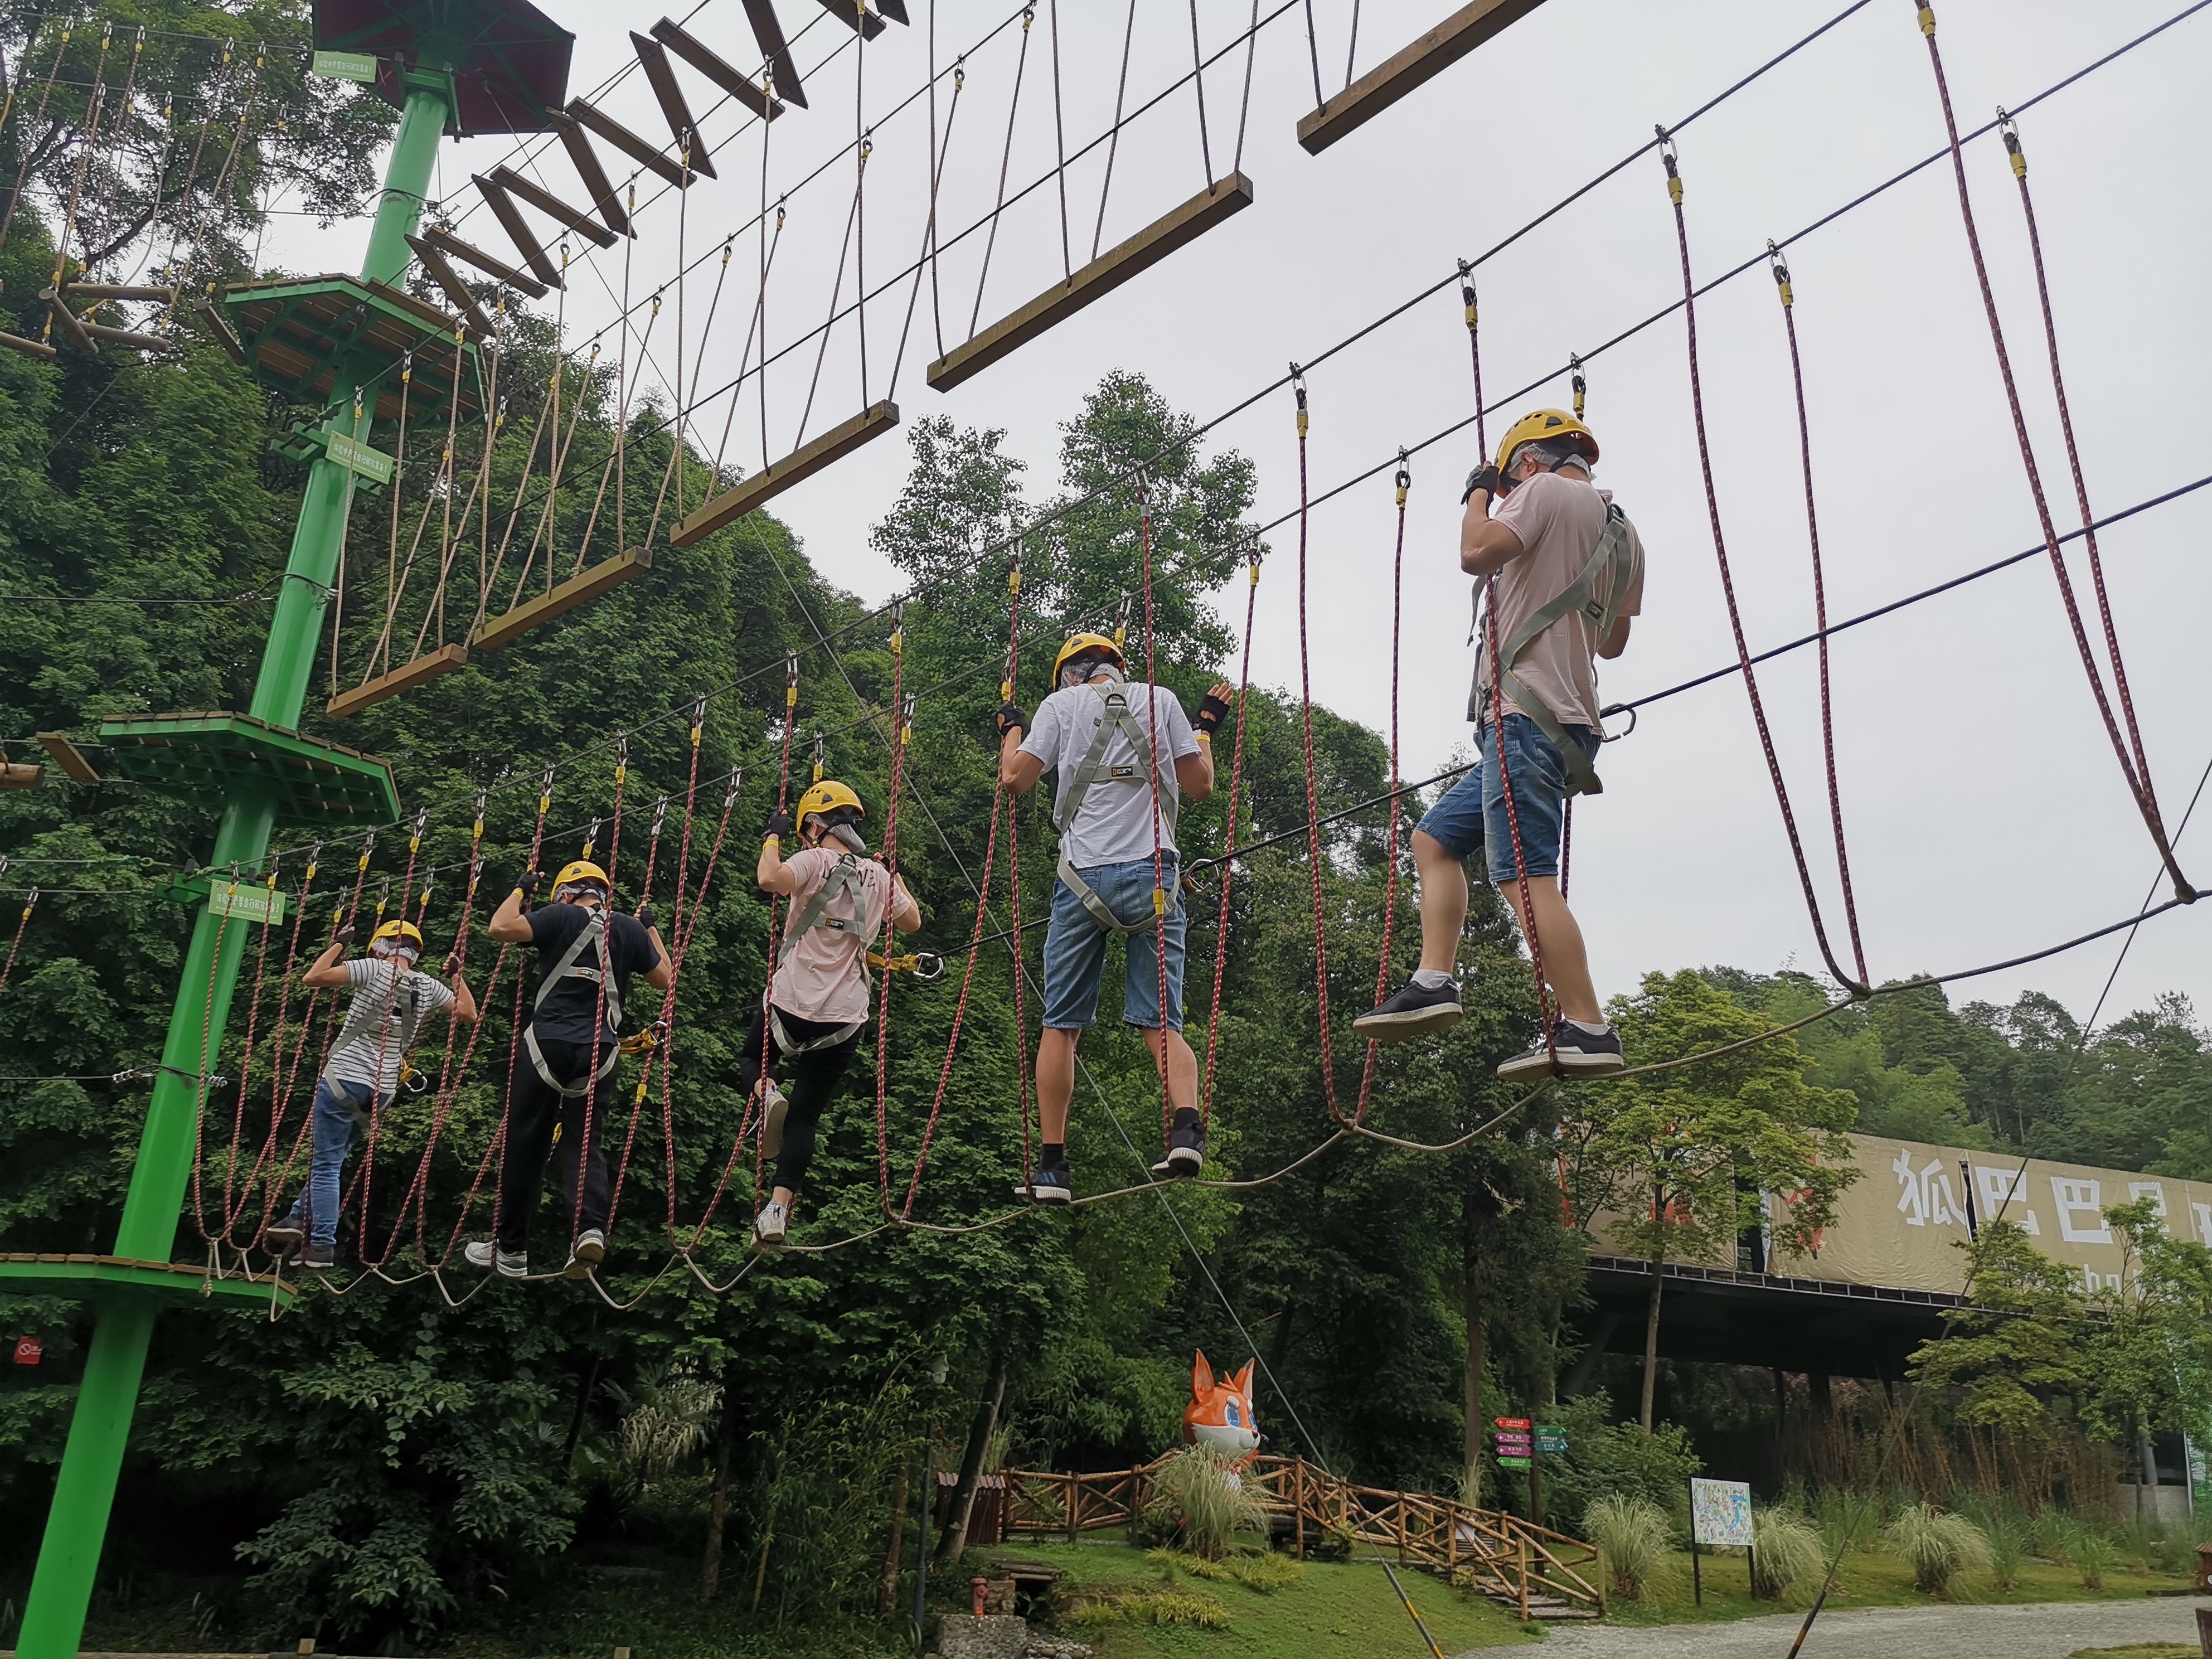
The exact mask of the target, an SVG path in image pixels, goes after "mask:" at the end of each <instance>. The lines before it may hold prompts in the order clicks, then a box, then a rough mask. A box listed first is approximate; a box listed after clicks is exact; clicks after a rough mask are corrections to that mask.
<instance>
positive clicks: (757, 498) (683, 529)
mask: <svg viewBox="0 0 2212 1659" xmlns="http://www.w3.org/2000/svg"><path fill="white" fill-rule="evenodd" d="M898 418H899V411H898V405H897V404H895V403H892V402H890V401H889V400H888V399H886V400H885V401H884V402H883V403H879V404H870V405H869V406H868V407H867V408H866V409H864V410H861V411H860V413H859V414H858V415H855V416H853V418H852V419H851V420H849V421H847V422H845V423H844V424H843V425H842V426H834V427H832V428H829V431H827V432H825V433H823V435H821V436H820V437H818V438H817V439H816V440H815V441H813V442H812V443H811V444H807V445H805V447H802V448H799V449H795V450H793V452H792V453H790V454H788V455H787V456H785V457H784V458H783V459H781V460H780V461H776V462H774V463H772V464H771V465H769V466H768V467H766V468H765V469H763V471H758V472H756V473H754V474H753V476H752V477H750V478H746V479H744V480H742V481H741V482H740V483H738V484H736V485H735V486H733V487H732V488H731V489H726V490H724V491H723V492H722V493H721V494H720V495H717V496H714V498H713V499H712V500H710V501H707V502H706V503H705V504H704V505H703V506H702V507H698V508H697V509H696V511H694V512H693V513H692V514H691V516H690V518H688V519H686V520H684V522H683V523H681V524H679V525H678V526H676V528H675V529H674V530H672V531H671V532H669V536H668V539H669V540H670V541H671V542H672V543H674V544H676V545H677V546H678V547H689V546H690V545H691V544H692V543H694V542H696V541H699V540H701V539H702V538H705V537H708V536H711V535H713V534H714V532H716V531H717V530H720V528H721V527H722V526H725V525H727V524H734V523H735V522H737V520H739V519H742V518H744V516H745V514H746V513H750V512H751V511H752V510H753V509H754V508H755V507H758V506H760V505H761V504H762V503H763V501H768V500H769V498H770V497H771V496H775V495H781V494H782V493H783V491H785V490H787V489H790V488H791V487H792V485H793V484H795V483H798V482H799V480H800V479H802V478H811V477H813V476H814V475H815V474H816V473H817V472H819V471H822V469H823V467H825V466H828V465H830V463H832V462H833V461H837V460H842V459H843V458H844V457H846V456H847V455H849V454H851V453H853V452H854V450H856V449H858V448H859V447H860V446H861V445H862V444H864V443H866V442H867V441H868V440H869V439H871V438H879V437H881V436H882V435H884V433H886V432H888V431H890V429H891V428H893V427H895V426H896V425H897V424H898Z"/></svg>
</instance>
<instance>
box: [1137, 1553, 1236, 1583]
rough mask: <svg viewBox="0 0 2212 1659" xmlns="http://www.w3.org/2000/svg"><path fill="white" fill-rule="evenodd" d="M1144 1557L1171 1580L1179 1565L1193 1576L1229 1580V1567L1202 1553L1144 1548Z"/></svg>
mask: <svg viewBox="0 0 2212 1659" xmlns="http://www.w3.org/2000/svg"><path fill="white" fill-rule="evenodd" d="M1145 1559H1146V1560H1147V1561H1149V1562H1151V1563H1152V1565H1154V1566H1156V1567H1158V1568H1160V1569H1161V1570H1162V1571H1164V1573H1165V1574H1166V1576H1167V1577H1169V1578H1170V1580H1172V1579H1173V1578H1174V1577H1175V1572H1176V1568H1178V1567H1180V1568H1182V1571H1185V1572H1187V1573H1188V1574H1189V1575H1190V1576H1191V1577H1194V1578H1210V1579H1212V1581H1213V1582H1214V1583H1217V1584H1225V1583H1228V1582H1229V1569H1228V1568H1226V1567H1225V1566H1223V1565H1221V1563H1220V1562H1218V1561H1209V1560H1207V1559H1206V1558H1205V1557H1204V1556H1202V1555H1191V1554H1188V1553H1186V1552H1184V1551H1182V1550H1172V1549H1157V1550H1146V1552H1145Z"/></svg>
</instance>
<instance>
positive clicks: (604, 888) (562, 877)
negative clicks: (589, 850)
mask: <svg viewBox="0 0 2212 1659" xmlns="http://www.w3.org/2000/svg"><path fill="white" fill-rule="evenodd" d="M586 881H593V882H597V883H598V884H599V890H600V891H601V892H603V893H609V894H611V893H612V892H613V891H614V890H615V884H614V883H612V882H611V881H610V880H608V879H607V872H605V871H604V870H602V869H600V868H599V866H598V865H596V864H594V863H592V861H591V860H589V859H578V860H575V861H574V863H572V864H565V865H562V866H561V873H560V874H559V875H557V876H556V877H554V878H553V890H554V891H555V892H556V893H557V892H559V891H560V890H562V888H563V887H574V886H576V885H578V884H580V883H582V882H586Z"/></svg>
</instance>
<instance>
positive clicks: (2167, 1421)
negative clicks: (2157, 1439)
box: [2081, 1197, 2212, 1440]
mask: <svg viewBox="0 0 2212 1659" xmlns="http://www.w3.org/2000/svg"><path fill="white" fill-rule="evenodd" d="M2105 1220H2106V1225H2108V1226H2110V1227H2111V1228H2112V1231H2113V1233H2114V1235H2115V1236H2116V1237H2118V1241H2119V1243H2120V1249H2121V1268H2120V1272H2119V1274H2118V1278H2119V1281H2120V1282H2119V1285H2118V1288H2117V1289H2112V1290H2108V1291H2106V1294H2105V1295H2104V1296H2103V1297H2101V1298H2100V1300H2101V1304H2102V1309H2103V1311H2104V1314H2105V1318H2104V1320H2103V1321H2102V1322H2100V1324H2099V1325H2098V1326H2096V1327H2095V1328H2093V1330H2092V1332H2091V1334H2090V1337H2089V1341H2088V1349H2089V1353H2088V1361H2089V1363H2088V1367H2087V1370H2088V1376H2089V1377H2090V1378H2091V1379H2092V1386H2091V1387H2090V1388H2089V1389H2088V1391H2087V1394H2086V1395H2085V1396H2084V1398H2083V1400H2082V1413H2081V1415H2082V1420H2083V1423H2084V1425H2086V1426H2087V1427H2088V1428H2089V1429H2090V1431H2092V1432H2093V1433H2097V1434H2100V1435H2101V1436H2102V1437H2105V1438H2106V1439H2112V1440H2133V1439H2136V1437H2140V1436H2143V1435H2148V1434H2154V1433H2164V1432H2173V1433H2190V1434H2195V1433H2200V1432H2202V1431H2203V1424H2204V1422H2205V1419H2206V1415H2207V1413H2212V1249H2206V1248H2205V1247H2204V1246H2203V1244H2200V1243H2197V1241H2195V1240H2194V1239H2183V1238H2176V1237H2173V1236H2172V1234H2171V1233H2169V1232H2168V1231H2166V1218H2165V1217H2163V1216H2161V1215H2160V1214H2159V1212H2158V1203H2157V1200H2155V1199H2153V1198H2148V1197H2144V1198H2139V1199H2137V1200H2135V1201H2134V1202H2133V1203H2131V1204H2118V1205H2112V1206H2108V1207H2107V1208H2106V1211H2105Z"/></svg>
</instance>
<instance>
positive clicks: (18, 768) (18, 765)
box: [0, 761, 46, 789]
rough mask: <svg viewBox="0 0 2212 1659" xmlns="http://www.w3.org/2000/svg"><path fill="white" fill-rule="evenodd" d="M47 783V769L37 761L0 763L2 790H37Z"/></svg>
mask: <svg viewBox="0 0 2212 1659" xmlns="http://www.w3.org/2000/svg"><path fill="white" fill-rule="evenodd" d="M45 781H46V768H45V767H43V766H40V764H39V763H37V762H36V761H0V789H36V788H37V787H39V786H40V784H42V783H44V782H45Z"/></svg>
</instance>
